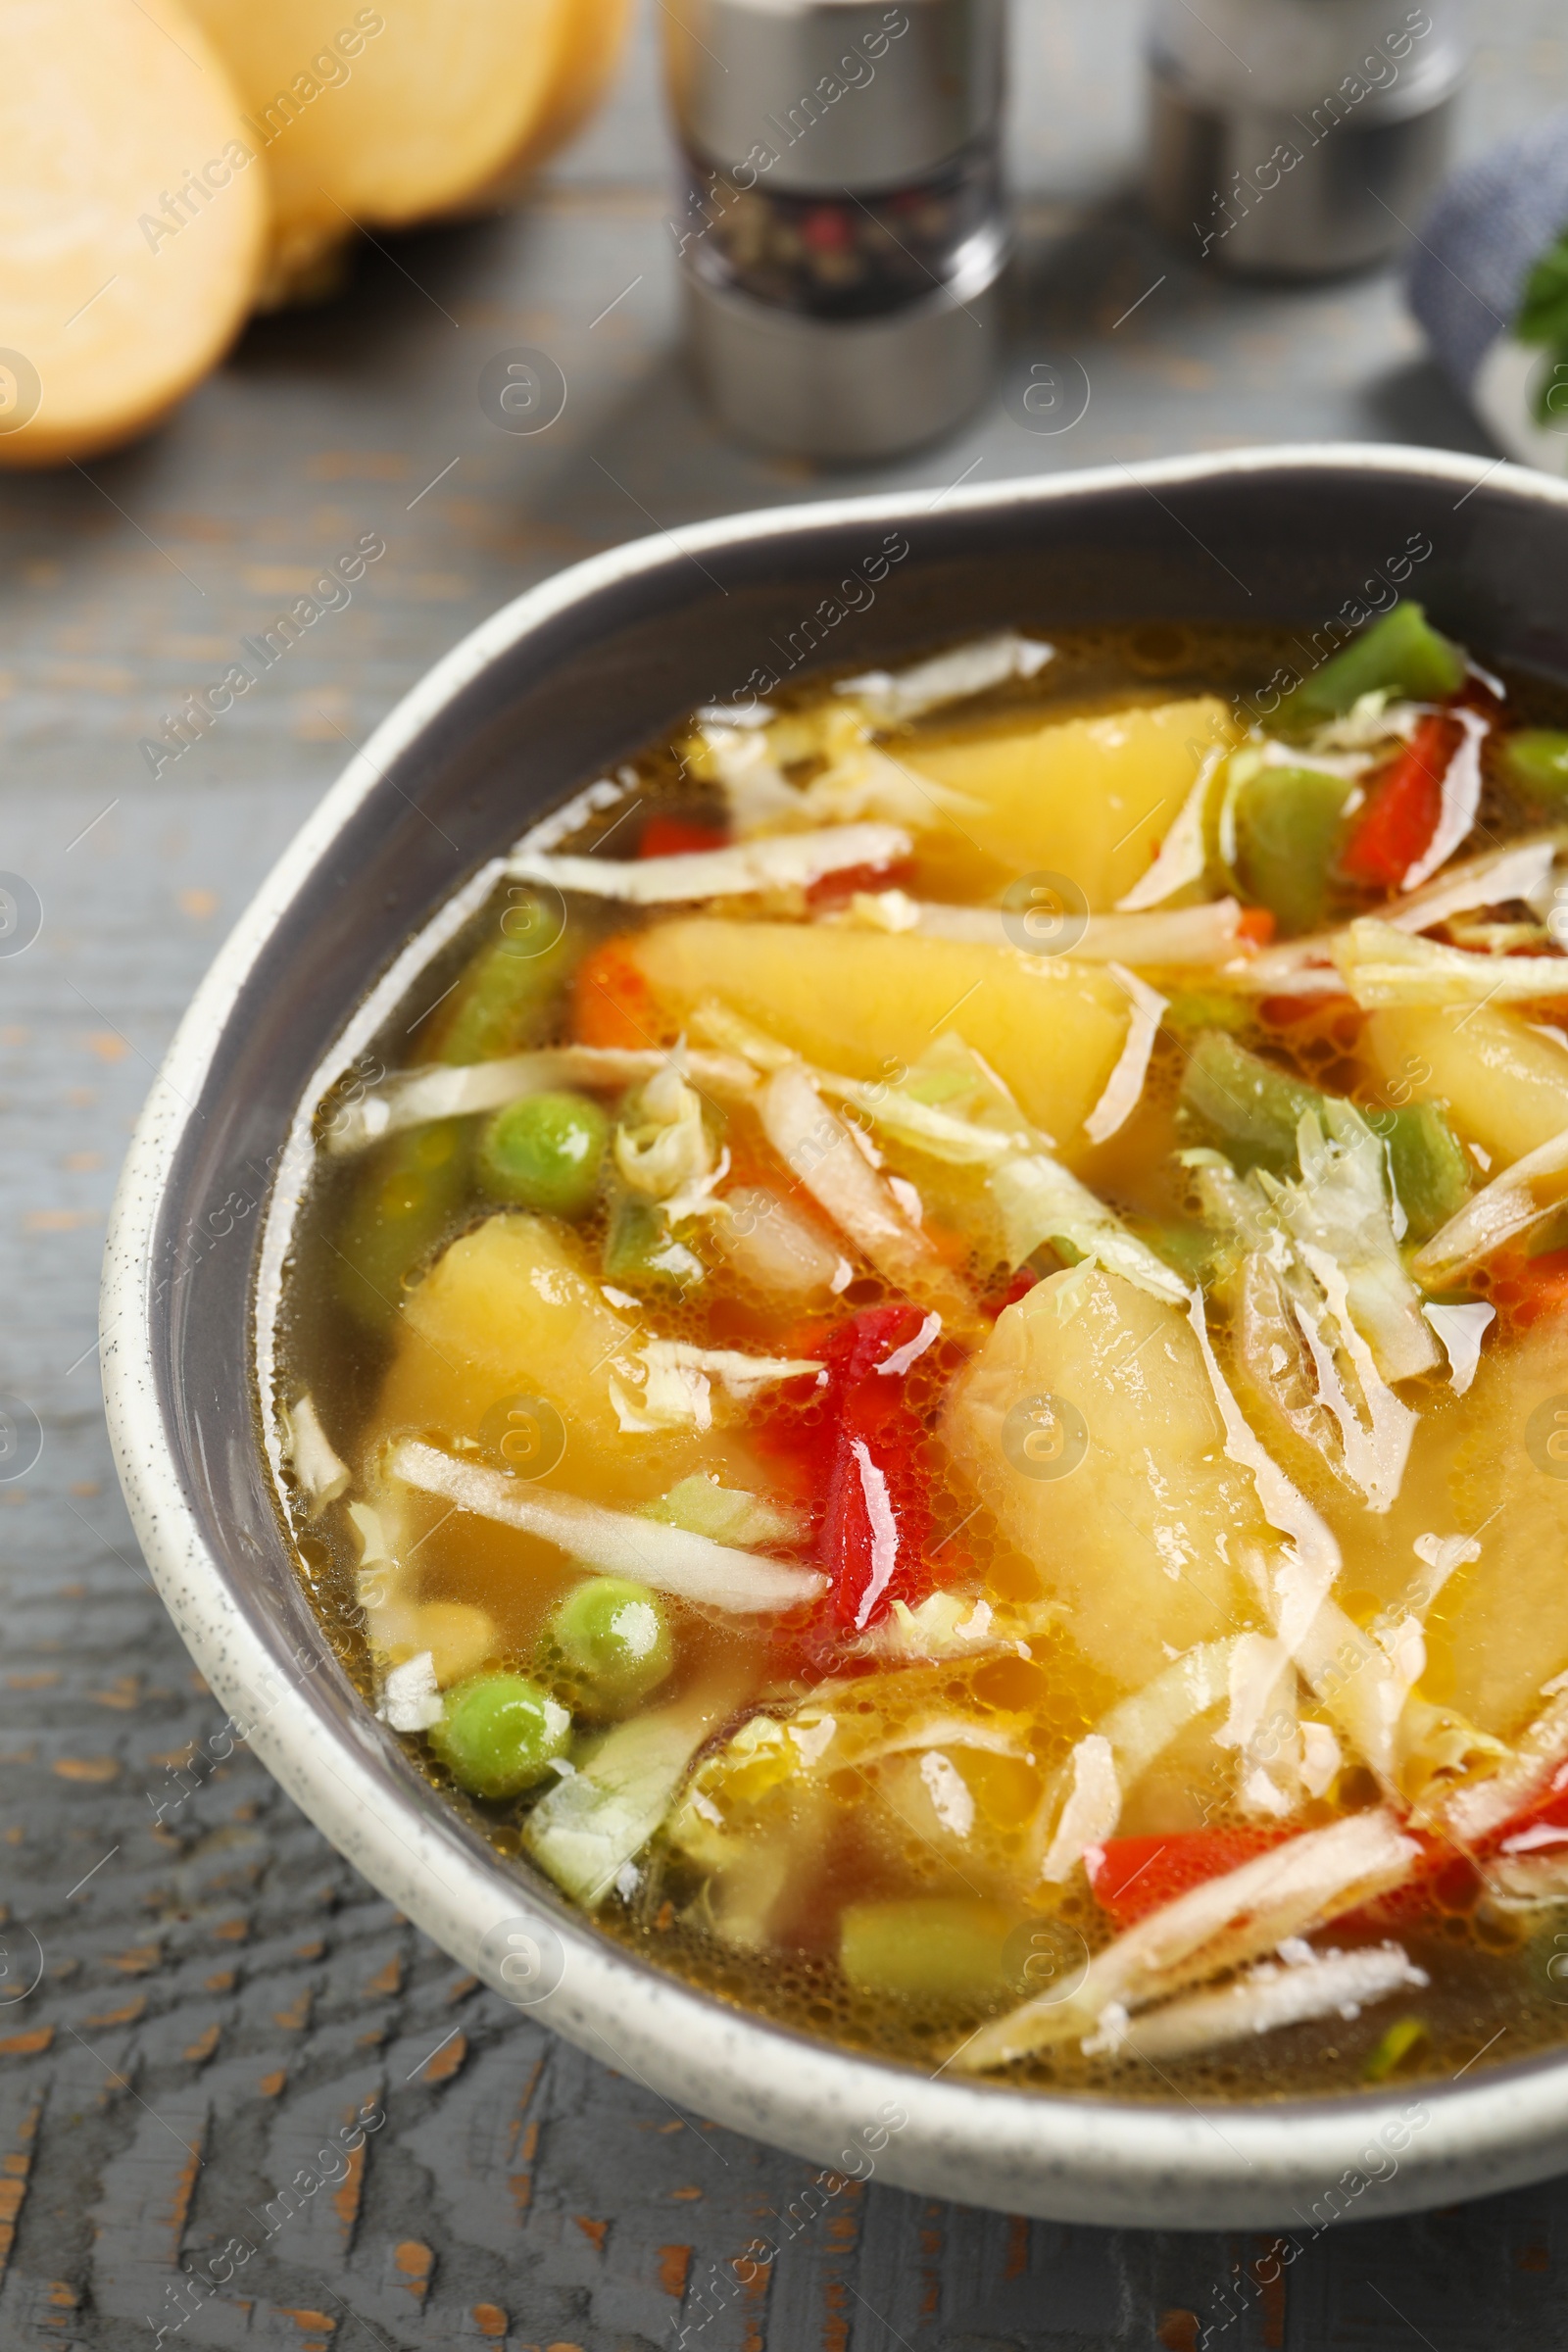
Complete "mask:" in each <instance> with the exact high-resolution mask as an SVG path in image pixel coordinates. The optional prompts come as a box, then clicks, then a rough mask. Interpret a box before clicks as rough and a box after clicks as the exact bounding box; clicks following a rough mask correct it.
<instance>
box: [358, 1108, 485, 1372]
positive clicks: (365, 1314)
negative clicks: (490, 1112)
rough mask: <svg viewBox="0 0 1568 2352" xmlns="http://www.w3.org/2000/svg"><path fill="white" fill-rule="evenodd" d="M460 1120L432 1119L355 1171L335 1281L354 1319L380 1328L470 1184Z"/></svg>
mask: <svg viewBox="0 0 1568 2352" xmlns="http://www.w3.org/2000/svg"><path fill="white" fill-rule="evenodd" d="M468 1167H469V1150H468V1139H467V1135H466V1130H465V1128H464V1125H463V1123H462V1121H461V1120H458V1119H435V1120H432V1121H431V1123H430V1124H429V1125H428V1126H426V1127H411V1128H408V1129H406V1130H405V1131H404V1133H403V1134H401V1135H394V1136H390V1137H389V1138H388V1139H387V1141H386V1142H385V1143H384V1144H381V1145H378V1146H377V1147H376V1148H375V1149H374V1150H373V1151H371V1152H369V1153H368V1155H367V1158H366V1161H365V1164H364V1166H363V1167H362V1168H360V1169H359V1170H358V1171H357V1172H356V1177H355V1183H354V1189H353V1192H352V1195H351V1197H350V1200H349V1205H348V1210H347V1213H346V1214H345V1216H344V1219H343V1223H342V1226H341V1228H340V1230H339V1233H338V1238H337V1242H336V1245H335V1252H336V1253H335V1257H334V1261H333V1263H334V1274H333V1283H334V1287H335V1289H336V1292H337V1295H338V1298H339V1299H341V1300H342V1302H343V1304H344V1305H345V1306H346V1307H347V1308H348V1310H349V1312H350V1313H351V1314H352V1315H353V1317H354V1318H355V1321H356V1322H358V1323H361V1324H363V1325H364V1326H365V1327H366V1328H367V1329H368V1330H370V1331H381V1330H384V1329H385V1327H386V1325H387V1324H388V1323H390V1321H391V1320H392V1317H393V1315H394V1314H395V1313H396V1312H397V1309H398V1306H399V1304H400V1302H401V1300H402V1298H403V1293H404V1290H405V1289H406V1287H407V1285H408V1283H409V1281H410V1278H411V1277H412V1276H413V1275H414V1274H415V1273H417V1271H418V1269H419V1267H420V1266H421V1265H422V1263H423V1261H424V1259H425V1258H426V1257H427V1256H428V1255H429V1253H430V1251H431V1250H433V1249H434V1248H435V1245H436V1243H437V1242H438V1241H439V1240H440V1239H441V1236H442V1234H443V1232H444V1231H445V1229H446V1226H447V1224H448V1222H449V1220H450V1219H451V1218H452V1216H453V1215H454V1213H455V1211H456V1209H457V1207H458V1204H459V1202H460V1201H461V1200H462V1199H463V1196H464V1193H465V1191H466V1188H467V1183H468Z"/></svg>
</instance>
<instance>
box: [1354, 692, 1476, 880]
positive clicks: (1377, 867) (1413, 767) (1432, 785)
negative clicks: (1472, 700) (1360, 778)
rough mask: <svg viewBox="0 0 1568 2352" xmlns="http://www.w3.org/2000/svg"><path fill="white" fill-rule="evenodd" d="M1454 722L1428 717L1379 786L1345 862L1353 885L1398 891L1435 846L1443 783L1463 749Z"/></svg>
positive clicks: (1358, 820)
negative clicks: (1425, 853) (1426, 851)
mask: <svg viewBox="0 0 1568 2352" xmlns="http://www.w3.org/2000/svg"><path fill="white" fill-rule="evenodd" d="M1457 743H1458V735H1457V731H1456V729H1455V726H1454V722H1453V721H1452V719H1450V718H1446V717H1444V716H1443V715H1442V714H1441V713H1436V714H1434V715H1433V716H1432V717H1430V718H1423V719H1422V720H1421V721H1420V723H1419V725H1418V726H1417V728H1416V731H1415V733H1414V734H1413V735H1412V736H1411V738H1410V741H1409V742H1408V743H1407V744H1406V745H1405V747H1404V750H1403V751H1402V752H1401V753H1400V754H1399V756H1398V758H1397V760H1395V762H1394V764H1393V766H1392V767H1390V768H1389V769H1388V770H1387V771H1386V772H1385V773H1384V774H1383V775H1382V776H1380V777H1379V778H1378V781H1377V782H1376V783H1375V784H1374V785H1373V787H1372V791H1371V795H1370V797H1369V799H1368V801H1367V804H1366V807H1365V808H1364V809H1362V810H1361V812H1360V814H1359V815H1358V816H1357V818H1356V820H1355V828H1354V830H1353V832H1352V833H1351V835H1350V838H1349V840H1348V843H1347V844H1346V846H1345V849H1344V852H1343V853H1342V855H1341V858H1340V864H1341V867H1342V869H1343V870H1344V872H1345V873H1346V874H1347V875H1348V877H1349V879H1350V880H1351V881H1352V882H1365V883H1369V884H1371V885H1372V886H1373V887H1374V888H1375V889H1379V890H1390V891H1393V890H1397V889H1398V888H1399V885H1400V884H1401V883H1402V882H1403V880H1404V877H1405V875H1406V874H1407V873H1408V872H1409V871H1410V868H1411V867H1412V866H1413V865H1414V864H1415V863H1416V861H1417V859H1418V858H1420V857H1421V855H1422V853H1423V851H1424V850H1426V849H1427V847H1428V846H1429V844H1430V843H1431V840H1432V837H1433V835H1434V834H1435V833H1436V831H1437V829H1438V819H1439V817H1440V816H1441V815H1442V813H1443V779H1444V777H1445V776H1446V773H1447V770H1448V761H1449V760H1450V759H1451V758H1452V757H1453V754H1454V751H1455V749H1456V748H1457Z"/></svg>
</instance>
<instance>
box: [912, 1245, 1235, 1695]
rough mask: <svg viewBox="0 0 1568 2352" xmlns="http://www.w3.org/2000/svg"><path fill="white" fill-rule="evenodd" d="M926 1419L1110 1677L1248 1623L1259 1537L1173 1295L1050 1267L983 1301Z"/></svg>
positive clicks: (1163, 1661)
mask: <svg viewBox="0 0 1568 2352" xmlns="http://www.w3.org/2000/svg"><path fill="white" fill-rule="evenodd" d="M1043 1398H1050V1399H1053V1400H1054V1409H1047V1408H1043V1407H1041V1406H1040V1405H1039V1404H1038V1402H1036V1401H1035V1400H1039V1399H1043ZM1032 1404H1033V1405H1034V1410H1033V1411H1031V1405H1032ZM1074 1415H1077V1416H1079V1417H1080V1418H1079V1419H1078V1420H1077V1421H1075V1420H1074V1418H1073V1416H1074ZM943 1435H944V1437H945V1439H946V1442H947V1445H948V1446H949V1449H950V1450H951V1452H952V1453H953V1455H954V1457H955V1459H956V1462H957V1463H958V1464H959V1465H960V1467H961V1468H962V1469H963V1470H964V1472H965V1473H966V1474H967V1476H968V1477H969V1478H970V1479H971V1480H972V1481H973V1483H974V1484H975V1486H976V1487H978V1489H979V1491H980V1493H981V1494H982V1495H983V1496H984V1497H985V1499H986V1501H987V1502H988V1503H989V1504H990V1505H991V1507H992V1509H993V1510H994V1511H995V1512H996V1514H997V1517H998V1519H999V1521H1000V1523H1001V1526H1002V1530H1003V1533H1004V1535H1005V1537H1006V1538H1007V1539H1008V1540H1009V1541H1010V1542H1011V1543H1013V1544H1016V1545H1017V1547H1018V1549H1019V1550H1020V1551H1022V1552H1024V1553H1026V1554H1027V1555H1028V1557H1029V1558H1030V1559H1031V1560H1033V1562H1034V1563H1035V1565H1036V1567H1037V1568H1038V1570H1039V1572H1040V1576H1041V1579H1042V1582H1043V1584H1044V1585H1045V1587H1046V1589H1047V1591H1048V1592H1049V1593H1052V1594H1053V1596H1054V1597H1055V1598H1057V1599H1059V1600H1061V1601H1062V1602H1063V1603H1065V1605H1066V1610H1067V1615H1066V1631H1067V1632H1068V1633H1069V1634H1070V1635H1071V1636H1072V1638H1073V1640H1074V1641H1075V1642H1077V1644H1078V1646H1079V1648H1080V1649H1082V1650H1083V1651H1084V1653H1085V1654H1086V1655H1087V1656H1088V1657H1089V1658H1090V1659H1091V1660H1092V1661H1093V1663H1094V1664H1095V1665H1096V1666H1098V1667H1100V1668H1101V1669H1102V1670H1103V1672H1104V1673H1105V1674H1107V1675H1108V1676H1110V1677H1111V1679H1112V1680H1113V1681H1114V1683H1115V1684H1116V1686H1117V1688H1118V1689H1120V1690H1123V1691H1134V1690H1138V1689H1140V1688H1141V1687H1142V1686H1143V1685H1144V1684H1145V1683H1146V1682H1148V1681H1150V1680H1151V1679H1152V1677H1153V1676H1154V1675H1156V1674H1157V1673H1159V1671H1160V1670H1161V1668H1162V1667H1164V1666H1167V1665H1168V1664H1169V1662H1170V1659H1171V1656H1172V1654H1173V1653H1174V1652H1175V1651H1176V1650H1179V1649H1189V1648H1191V1647H1192V1646H1193V1644H1194V1643H1196V1642H1212V1641H1216V1640H1218V1639H1220V1638H1221V1637H1223V1636H1224V1635H1227V1634H1234V1633H1236V1632H1238V1631H1239V1630H1240V1629H1241V1628H1242V1627H1244V1626H1246V1625H1249V1624H1255V1623H1257V1612H1256V1606H1255V1603H1254V1602H1253V1600H1252V1598H1251V1594H1250V1587H1249V1585H1248V1584H1247V1582H1246V1579H1245V1576H1244V1574H1243V1571H1242V1568H1241V1566H1240V1564H1239V1563H1240V1560H1241V1554H1242V1547H1243V1545H1244V1544H1247V1543H1248V1542H1253V1543H1256V1544H1260V1545H1264V1546H1269V1545H1271V1544H1273V1543H1274V1542H1276V1541H1277V1539H1275V1538H1273V1537H1272V1536H1271V1534H1270V1532H1269V1530H1268V1528H1267V1526H1266V1524H1265V1522H1264V1519H1263V1515H1262V1511H1261V1508H1260V1506H1259V1504H1258V1500H1257V1496H1256V1494H1255V1492H1254V1490H1253V1486H1252V1481H1251V1478H1250V1475H1249V1473H1248V1472H1246V1471H1245V1470H1240V1469H1238V1468H1237V1467H1236V1466H1235V1465H1234V1464H1233V1463H1231V1462H1229V1461H1228V1460H1227V1459H1226V1457H1225V1455H1224V1452H1223V1451H1222V1438H1223V1433H1222V1430H1221V1427H1220V1421H1219V1416H1218V1413H1217V1412H1216V1410H1215V1407H1214V1403H1213V1397H1212V1392H1211V1390H1210V1388H1209V1384H1208V1377H1207V1374H1206V1373H1205V1371H1204V1369H1203V1359H1202V1355H1201V1351H1200V1349H1199V1346H1198V1342H1197V1340H1196V1339H1195V1338H1194V1336H1193V1333H1192V1330H1191V1328H1190V1326H1189V1324H1188V1322H1187V1319H1186V1317H1185V1316H1184V1314H1183V1313H1182V1311H1181V1309H1180V1308H1179V1307H1176V1306H1170V1305H1167V1304H1165V1302H1164V1301H1163V1300H1161V1299H1153V1298H1151V1297H1150V1296H1149V1294H1148V1293H1147V1292H1145V1291H1141V1290H1138V1289H1137V1288H1136V1287H1135V1286H1134V1285H1133V1284H1132V1283H1130V1282H1125V1281H1123V1280H1122V1278H1121V1276H1120V1275H1116V1274H1105V1273H1103V1272H1102V1271H1101V1270H1100V1269H1099V1268H1098V1267H1096V1266H1094V1265H1093V1264H1089V1265H1084V1266H1079V1267H1075V1268H1074V1269H1073V1271H1072V1272H1071V1273H1068V1274H1054V1275H1053V1276H1052V1277H1051V1278H1050V1280H1049V1281H1046V1282H1042V1283H1038V1284H1037V1285H1036V1286H1035V1288H1034V1289H1033V1290H1032V1291H1030V1292H1029V1293H1028V1295H1027V1296H1026V1297H1025V1298H1023V1299H1019V1300H1018V1302H1017V1304H1016V1305H1014V1306H1009V1307H1008V1308H1007V1309H1006V1310H1005V1313H1004V1314H1003V1315H1001V1316H1000V1317H999V1319H998V1322H997V1326H996V1329H995V1331H994V1332H993V1334H992V1336H991V1338H990V1339H989V1340H988V1341H987V1343H986V1345H985V1347H984V1348H982V1349H981V1351H980V1353H979V1355H978V1356H977V1357H976V1358H975V1360H974V1362H973V1363H972V1364H971V1365H970V1367H969V1369H968V1371H967V1372H966V1373H965V1374H964V1376H963V1378H962V1379H961V1380H960V1381H959V1383H958V1386H957V1388H956V1392H955V1394H954V1397H953V1399H952V1402H951V1403H950V1405H949V1407H948V1411H947V1415H946V1419H945V1423H944V1430H943ZM1032 1435H1033V1438H1034V1444H1033V1448H1032V1450H1031V1448H1030V1441H1031V1437H1032ZM1069 1461H1070V1462H1071V1464H1072V1466H1071V1467H1067V1468H1063V1467H1062V1465H1064V1464H1066V1463H1068V1462H1069Z"/></svg>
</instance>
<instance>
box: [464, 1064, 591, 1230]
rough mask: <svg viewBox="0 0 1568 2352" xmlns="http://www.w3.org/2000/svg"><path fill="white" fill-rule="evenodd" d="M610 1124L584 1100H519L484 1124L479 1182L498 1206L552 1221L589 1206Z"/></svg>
mask: <svg viewBox="0 0 1568 2352" xmlns="http://www.w3.org/2000/svg"><path fill="white" fill-rule="evenodd" d="M609 1143H610V1121H609V1120H608V1119H607V1118H606V1116H605V1114H604V1112H603V1111H602V1110H601V1109H600V1107H599V1105H598V1103H595V1102H593V1101H592V1100H591V1098H590V1097H589V1096H587V1095H568V1094H544V1095H525V1096H524V1097H523V1099H522V1101H521V1102H520V1103H508V1104H507V1106H506V1108H505V1109H504V1110H498V1111H497V1112H496V1114H495V1117H494V1118H493V1119H490V1120H488V1121H487V1122H486V1124H485V1127H484V1129H483V1131H482V1133H481V1135H480V1137H479V1176H480V1180H481V1182H482V1183H483V1185H484V1187H485V1190H486V1191H487V1192H490V1193H494V1195H495V1197H496V1199H497V1200H498V1201H512V1202H514V1203H515V1205H516V1206H517V1207H519V1208H532V1209H538V1210H541V1211H544V1212H546V1213H548V1214H550V1215H552V1216H557V1217H580V1216H584V1215H586V1213H587V1211H588V1210H589V1209H590V1208H591V1207H592V1206H593V1202H594V1195H595V1193H596V1192H597V1191H598V1189H599V1171H600V1168H601V1167H602V1166H603V1164H604V1157H605V1152H606V1149H607V1147H608V1146H609Z"/></svg>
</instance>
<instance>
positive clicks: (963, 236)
mask: <svg viewBox="0 0 1568 2352" xmlns="http://www.w3.org/2000/svg"><path fill="white" fill-rule="evenodd" d="M661 14H662V22H663V25H664V30H665V55H666V66H667V74H668V85H669V92H670V100H671V105H672V108H673V111H674V116H675V123H676V128H677V133H678V136H679V140H680V145H681V150H682V157H683V164H684V172H685V180H684V186H683V188H682V191H681V198H680V203H679V206H678V209H677V212H676V215H675V216H674V217H673V218H672V220H671V222H670V228H671V232H672V235H673V238H674V242H675V246H676V250H677V252H678V254H679V257H680V268H681V275H682V281H683V293H684V303H685V313H686V326H687V338H688V346H689V350H690V355H691V359H692V362H693V365H694V368H695V370H696V373H697V376H698V379H699V382H700V383H701V385H702V388H703V390H704V391H705V393H706V395H707V397H708V400H709V402H710V404H711V407H712V409H713V410H714V412H715V413H716V415H717V417H718V418H719V421H720V422H721V423H722V424H723V425H724V426H725V427H726V428H727V429H728V430H729V431H731V432H733V433H734V434H735V435H736V436H737V437H738V438H740V439H743V440H746V441H750V442H752V443H755V444H757V445H759V446H760V447H762V448H765V449H768V450H771V451H775V452H780V453H788V454H792V455H797V456H802V457H809V458H815V459H822V460H827V461H840V462H847V461H855V460H859V461H865V460H872V459H877V458H883V457H890V456H893V455H895V454H897V453H898V452H900V451H903V450H907V449H910V448H914V447H917V446H918V445H919V444H920V443H922V442H927V441H932V440H935V439H936V438H938V437H939V436H940V435H941V434H943V433H945V432H947V431H949V430H950V429H951V428H952V427H954V426H955V425H956V424H957V423H958V422H960V421H961V419H962V418H963V417H965V416H967V415H968V414H969V412H970V411H971V410H972V409H973V408H974V407H975V406H976V404H977V403H978V402H979V400H980V399H981V398H982V396H983V394H984V392H985V390H986V388H987V385H988V383H989V381H990V377H991V371H992V366H993V360H994V352H995V344H996V338H997V329H998V319H999V311H1000V302H1001V279H1002V276H1003V272H1004V270H1005V264H1006V261H1007V256H1008V251H1009V246H1010V222H1009V216H1008V211H1007V205H1006V199H1005V190H1004V185H1003V177H1002V169H1001V159H1000V139H999V133H1000V115H1001V106H1002V86H1003V44H1004V22H1005V20H1004V0H895V4H893V5H889V4H888V0H662V8H661Z"/></svg>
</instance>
